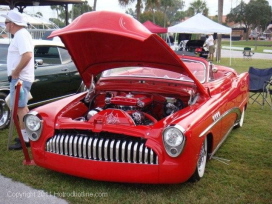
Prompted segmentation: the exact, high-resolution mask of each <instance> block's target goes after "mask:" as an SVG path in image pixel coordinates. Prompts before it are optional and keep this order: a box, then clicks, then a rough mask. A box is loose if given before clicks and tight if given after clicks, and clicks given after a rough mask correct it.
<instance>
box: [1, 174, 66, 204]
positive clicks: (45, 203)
mask: <svg viewBox="0 0 272 204" xmlns="http://www.w3.org/2000/svg"><path fill="white" fill-rule="evenodd" d="M0 183H1V185H0V198H1V201H0V203H5V204H14V203H20V204H30V203H31V204H68V202H66V201H65V200H63V199H60V198H58V197H56V196H54V195H53V194H52V195H51V194H48V193H46V192H45V191H42V190H36V189H33V188H31V187H29V186H27V185H25V184H22V183H19V182H15V181H12V180H11V179H9V178H5V177H4V176H2V175H1V174H0Z"/></svg>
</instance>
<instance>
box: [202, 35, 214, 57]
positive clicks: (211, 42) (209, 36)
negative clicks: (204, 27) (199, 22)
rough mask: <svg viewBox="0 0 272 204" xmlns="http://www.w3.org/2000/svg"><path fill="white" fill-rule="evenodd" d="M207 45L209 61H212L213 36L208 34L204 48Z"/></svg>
mask: <svg viewBox="0 0 272 204" xmlns="http://www.w3.org/2000/svg"><path fill="white" fill-rule="evenodd" d="M205 45H207V46H208V49H209V60H211V61H213V55H214V52H215V47H214V39H213V35H212V34H209V35H208V38H207V39H206V41H205V43H204V46H205Z"/></svg>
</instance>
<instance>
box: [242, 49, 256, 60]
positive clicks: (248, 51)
mask: <svg viewBox="0 0 272 204" xmlns="http://www.w3.org/2000/svg"><path fill="white" fill-rule="evenodd" d="M243 55H244V59H245V58H247V59H251V56H252V55H254V52H252V51H251V48H250V47H245V48H244V51H243Z"/></svg>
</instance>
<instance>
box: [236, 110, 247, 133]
mask: <svg viewBox="0 0 272 204" xmlns="http://www.w3.org/2000/svg"><path fill="white" fill-rule="evenodd" d="M244 119H245V107H243V109H242V113H241V117H240V120H239V123H237V125H236V126H235V127H236V128H240V127H242V126H243V124H244Z"/></svg>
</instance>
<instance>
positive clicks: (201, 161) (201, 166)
mask: <svg viewBox="0 0 272 204" xmlns="http://www.w3.org/2000/svg"><path fill="white" fill-rule="evenodd" d="M206 162H207V139H205V140H204V142H203V144H202V147H201V150H200V153H199V158H198V162H197V171H198V175H199V177H200V178H202V177H203V176H204V172H205V167H206Z"/></svg>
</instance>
